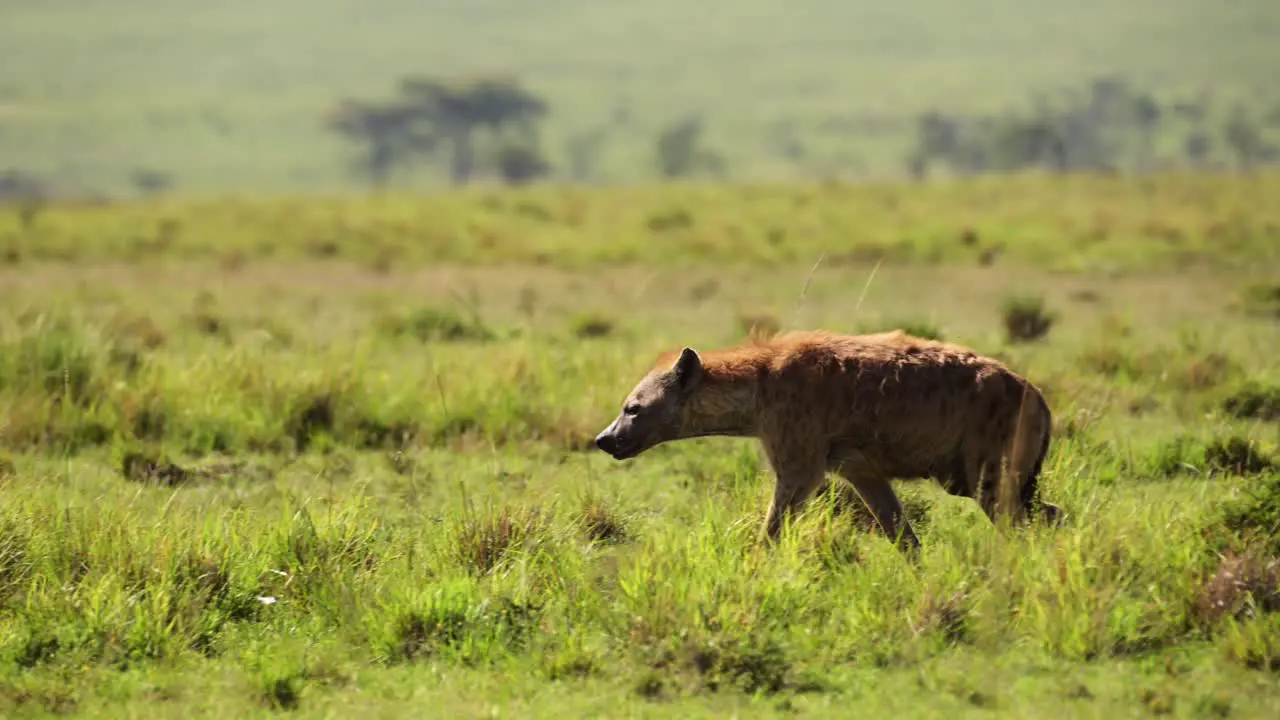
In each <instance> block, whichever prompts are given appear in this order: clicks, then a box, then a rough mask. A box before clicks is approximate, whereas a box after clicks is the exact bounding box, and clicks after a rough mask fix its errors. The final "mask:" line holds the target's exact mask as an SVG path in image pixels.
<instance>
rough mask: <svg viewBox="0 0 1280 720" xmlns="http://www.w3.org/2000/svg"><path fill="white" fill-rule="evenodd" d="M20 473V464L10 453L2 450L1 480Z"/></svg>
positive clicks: (0, 460) (0, 462)
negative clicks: (18, 464)
mask: <svg viewBox="0 0 1280 720" xmlns="http://www.w3.org/2000/svg"><path fill="white" fill-rule="evenodd" d="M17 474H18V466H17V464H16V463H15V462H14V461H13V456H12V455H10V454H9V453H5V452H0V480H10V479H13V478H14V477H16V476H17Z"/></svg>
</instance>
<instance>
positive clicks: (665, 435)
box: [596, 348, 702, 460]
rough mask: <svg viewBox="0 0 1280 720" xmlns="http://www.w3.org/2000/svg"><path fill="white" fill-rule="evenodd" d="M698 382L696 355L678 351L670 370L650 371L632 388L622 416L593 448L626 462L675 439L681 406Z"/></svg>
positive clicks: (604, 432)
mask: <svg viewBox="0 0 1280 720" xmlns="http://www.w3.org/2000/svg"><path fill="white" fill-rule="evenodd" d="M701 379H702V359H701V358H700V357H698V353H696V352H694V351H693V349H691V348H685V349H683V350H681V351H680V356H679V358H677V359H676V361H675V363H673V364H672V365H671V367H669V368H665V369H663V368H658V369H655V370H653V371H652V372H650V373H649V374H648V375H646V376H645V377H644V379H643V380H641V381H640V383H639V384H638V385H636V387H635V389H634V390H632V391H631V394H630V395H628V396H627V399H626V402H624V403H623V405H622V413H621V414H620V415H618V417H617V418H616V419H615V420H614V421H613V422H612V423H611V424H610V425H609V427H607V428H605V429H604V430H603V431H601V432H600V434H599V435H597V436H596V447H598V448H600V449H601V450H603V451H605V452H607V453H609V454H610V455H612V456H613V458H614V459H615V460H626V459H627V458H633V457H635V456H637V455H639V454H640V453H642V452H644V451H645V450H648V449H649V448H652V447H654V446H655V445H658V444H659V443H663V442H666V441H667V440H674V439H676V438H678V437H679V434H680V425H681V419H682V417H683V414H684V407H685V403H686V402H687V401H688V399H689V396H690V395H691V394H692V393H693V390H694V389H695V388H696V387H697V386H698V381H699V380H701Z"/></svg>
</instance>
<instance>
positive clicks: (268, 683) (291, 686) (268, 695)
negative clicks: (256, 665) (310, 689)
mask: <svg viewBox="0 0 1280 720" xmlns="http://www.w3.org/2000/svg"><path fill="white" fill-rule="evenodd" d="M258 692H259V694H260V696H261V697H262V700H263V702H264V703H265V704H266V705H267V707H269V708H271V709H273V710H297V709H298V704H299V701H300V692H299V689H298V677H297V676H296V675H293V674H279V673H274V672H264V673H263V674H262V675H261V676H260V677H259V678H258Z"/></svg>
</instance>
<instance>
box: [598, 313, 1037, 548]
mask: <svg viewBox="0 0 1280 720" xmlns="http://www.w3.org/2000/svg"><path fill="white" fill-rule="evenodd" d="M1051 428H1052V417H1051V415H1050V412H1049V406H1048V405H1047V404H1046V403H1045V400H1044V397H1043V395H1042V394H1041V392H1040V391H1039V389H1038V388H1036V387H1035V386H1034V385H1032V384H1031V383H1030V382H1029V381H1027V380H1025V379H1024V378H1022V377H1021V376H1019V375H1018V374H1017V373H1015V372H1013V371H1012V370H1010V369H1009V368H1007V367H1005V366H1004V365H1003V364H1001V363H1000V362H999V361H997V360H994V359H992V358H988V357H983V356H981V355H979V354H978V353H976V352H974V351H972V350H969V349H967V348H963V347H960V346H957V345H953V344H949V343H943V342H937V341H932V340H925V339H921V338H917V337H913V336H910V335H907V334H905V333H903V332H902V331H893V332H886V333H878V334H873V335H840V334H834V333H828V332H821V331H816V332H794V333H788V334H785V335H782V336H778V337H774V338H769V339H761V338H752V339H751V340H750V341H749V342H748V343H746V344H745V345H743V346H740V347H735V348H729V349H722V350H716V351H711V352H705V353H702V354H700V353H698V352H697V351H695V350H694V349H692V348H688V347H686V348H683V349H682V350H680V351H677V352H665V353H663V354H661V355H659V356H658V360H657V363H656V365H655V366H654V368H653V369H652V371H650V372H649V373H648V374H647V375H646V376H645V377H644V378H643V379H642V380H641V381H640V383H639V384H638V385H636V387H635V389H634V390H632V391H631V394H630V395H629V396H628V397H627V399H626V402H625V404H624V405H623V407H622V412H621V414H619V415H618V417H617V418H616V419H615V420H614V421H613V422H612V423H610V425H609V426H608V427H607V428H605V429H604V430H603V431H602V432H601V433H600V434H599V435H598V436H597V437H596V440H595V443H596V446H597V447H598V448H599V449H600V450H602V451H604V452H606V453H608V454H609V455H611V456H613V457H614V458H615V459H617V460H625V459H628V458H634V457H636V456H637V455H639V454H640V453H642V452H644V451H645V450H648V449H650V448H652V447H654V446H657V445H659V444H661V443H664V442H669V441H672V440H682V439H686V438H696V437H707V436H734V437H754V438H758V439H759V440H760V442H761V444H762V445H763V447H764V451H765V455H766V457H767V459H768V461H769V464H770V465H771V466H772V469H773V471H774V475H775V484H774V496H773V502H772V504H771V506H770V508H769V512H768V517H767V520H766V521H765V533H766V534H767V536H768V538H769V539H770V540H774V539H776V538H777V537H778V533H779V532H780V530H781V528H782V523H783V520H784V517H785V516H787V515H790V514H792V513H795V512H797V511H799V510H800V509H801V508H802V507H803V506H804V504H805V503H806V502H807V501H808V499H809V498H810V496H811V495H813V493H814V491H815V490H817V489H818V488H819V486H821V485H823V483H824V482H825V481H826V477H827V473H828V472H832V473H834V474H835V475H836V476H837V477H839V478H841V479H842V480H843V481H846V482H847V484H844V488H846V489H847V488H849V486H852V489H853V490H854V491H855V492H856V494H857V495H858V497H860V498H861V499H862V501H863V502H864V503H865V504H866V506H867V508H868V509H869V510H870V511H871V513H872V515H873V516H874V517H875V519H876V521H877V523H878V524H879V525H880V527H881V528H882V529H883V530H884V532H885V533H886V534H887V535H889V536H890V537H897V538H899V541H900V543H902V544H903V546H904V547H910V548H918V547H919V545H920V541H919V539H917V537H916V535H915V532H914V531H913V530H912V529H911V524H910V523H909V522H908V521H907V519H906V518H905V517H904V516H903V513H902V505H901V503H900V502H899V501H898V498H897V496H896V495H895V494H894V492H893V488H892V486H891V485H890V482H889V481H890V480H891V479H917V478H921V479H922V478H933V479H935V480H936V481H937V482H938V483H939V484H941V485H942V487H943V488H945V489H946V491H947V492H949V493H951V494H952V495H957V496H963V497H969V498H973V499H974V500H976V501H977V502H978V503H979V504H980V506H981V507H982V509H983V510H984V511H985V512H986V514H987V516H988V517H989V518H990V519H992V520H993V521H994V520H995V518H996V517H997V515H999V514H1006V515H1008V516H1009V517H1011V519H1013V520H1014V521H1015V522H1021V521H1025V520H1027V519H1029V518H1030V517H1031V516H1032V515H1033V514H1035V512H1036V510H1039V511H1040V512H1041V513H1043V515H1044V516H1045V518H1046V519H1048V520H1049V521H1051V522H1053V521H1056V520H1057V518H1058V517H1059V509H1058V508H1057V507H1056V506H1054V505H1050V504H1048V503H1042V502H1040V501H1039V498H1038V497H1037V494H1038V493H1037V488H1038V484H1039V477H1040V471H1041V466H1042V464H1043V463H1044V459H1045V455H1046V453H1047V452H1048V449H1049V439H1050V432H1051ZM1005 478H1009V479H1010V480H1011V481H1010V482H1004V481H1003V480H1004V479H1005Z"/></svg>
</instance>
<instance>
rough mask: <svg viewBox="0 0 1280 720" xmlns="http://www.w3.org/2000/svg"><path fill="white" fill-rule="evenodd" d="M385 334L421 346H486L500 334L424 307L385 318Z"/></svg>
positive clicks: (447, 312)
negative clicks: (442, 343) (403, 338)
mask: <svg viewBox="0 0 1280 720" xmlns="http://www.w3.org/2000/svg"><path fill="white" fill-rule="evenodd" d="M379 325H380V327H381V329H382V331H383V332H384V333H385V334H387V335H390V336H393V337H409V338H413V339H415V340H417V341H419V342H424V343H427V342H468V341H469V342H486V341H489V340H494V339H496V337H497V333H496V331H494V329H493V328H490V327H489V326H488V325H486V324H484V323H483V322H481V321H480V320H479V318H474V317H472V318H468V317H465V316H463V315H462V314H461V313H459V312H457V311H455V310H452V309H449V308H439V307H430V306H427V307H420V308H417V309H416V310H412V311H410V312H408V313H407V314H403V315H391V316H385V317H383V318H382V320H381V321H380V323H379Z"/></svg>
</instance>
